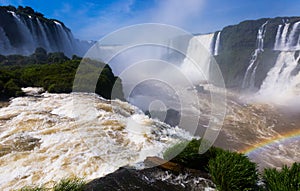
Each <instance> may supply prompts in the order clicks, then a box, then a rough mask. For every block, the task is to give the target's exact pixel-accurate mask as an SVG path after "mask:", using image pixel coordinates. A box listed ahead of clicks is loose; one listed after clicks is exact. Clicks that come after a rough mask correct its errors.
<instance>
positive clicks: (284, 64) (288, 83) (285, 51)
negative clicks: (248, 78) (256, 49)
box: [258, 22, 300, 103]
mask: <svg viewBox="0 0 300 191" xmlns="http://www.w3.org/2000/svg"><path fill="white" fill-rule="evenodd" d="M282 26H283V25H279V26H278V30H277V34H276V39H275V40H276V41H275V44H274V50H279V51H280V53H279V55H278V57H277V59H276V62H275V64H274V66H273V67H272V68H271V69H270V71H269V72H268V73H267V77H266V78H265V80H264V81H263V83H262V85H261V87H260V90H259V92H258V96H259V98H260V99H264V98H267V99H268V100H269V101H273V100H274V101H276V102H285V103H286V102H287V101H291V100H293V99H295V98H296V97H297V95H299V90H300V89H299V86H300V74H299V60H300V52H299V48H300V44H299V35H300V34H299V33H300V22H296V23H293V24H291V23H285V24H284V27H283V30H281V28H282ZM271 98H272V99H271Z"/></svg>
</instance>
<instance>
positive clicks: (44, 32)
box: [36, 18, 50, 51]
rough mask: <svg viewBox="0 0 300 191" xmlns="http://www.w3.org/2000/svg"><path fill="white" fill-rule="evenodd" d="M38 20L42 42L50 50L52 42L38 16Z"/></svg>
mask: <svg viewBox="0 0 300 191" xmlns="http://www.w3.org/2000/svg"><path fill="white" fill-rule="evenodd" d="M36 21H37V24H38V26H39V29H40V31H41V42H42V44H43V45H44V48H45V49H46V50H47V51H50V42H49V40H48V38H47V33H46V30H45V28H44V26H43V25H42V23H41V21H40V20H39V19H38V18H37V19H36Z"/></svg>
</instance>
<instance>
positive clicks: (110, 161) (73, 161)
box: [0, 93, 191, 190]
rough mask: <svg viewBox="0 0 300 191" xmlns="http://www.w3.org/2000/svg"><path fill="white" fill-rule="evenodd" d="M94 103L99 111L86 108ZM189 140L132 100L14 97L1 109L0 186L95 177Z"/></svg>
mask: <svg viewBox="0 0 300 191" xmlns="http://www.w3.org/2000/svg"><path fill="white" fill-rule="evenodd" d="M75 103H76V104H75ZM89 103H93V106H94V110H90V111H87V110H85V106H86V105H87V104H89ZM75 110H78V111H80V112H79V113H78V112H77V111H76V112H75ZM89 116H93V117H95V118H93V119H92V120H91V118H88V117H89ZM86 117H87V118H86ZM87 119H88V120H87ZM190 138H191V136H190V135H189V134H188V133H187V132H185V131H183V130H181V129H179V128H171V127H169V126H168V125H166V124H164V123H161V122H159V121H155V120H152V119H149V118H148V117H147V116H145V115H144V114H143V113H142V112H141V111H139V110H138V109H137V108H136V107H134V106H131V105H129V104H128V103H125V102H121V101H118V100H114V101H108V100H104V99H102V98H100V97H97V96H96V95H93V94H49V93H44V94H42V95H40V96H28V97H19V98H15V99H12V100H11V101H10V104H9V106H7V107H3V108H1V109H0V140H1V142H0V171H1V175H0V185H1V186H0V189H1V190H11V189H18V188H21V187H23V186H25V185H40V184H46V186H50V185H51V184H52V183H53V181H58V180H60V179H62V178H64V177H70V176H77V177H82V178H85V179H86V180H91V179H94V178H98V177H102V176H105V175H106V174H108V173H111V172H113V171H115V170H117V169H118V168H119V167H121V166H125V165H133V164H135V163H137V162H139V161H143V160H144V159H145V158H146V157H147V156H160V155H161V152H162V150H164V149H165V148H166V147H168V146H170V145H171V144H174V143H176V142H177V141H178V140H181V139H190ZM91 145H92V146H91Z"/></svg>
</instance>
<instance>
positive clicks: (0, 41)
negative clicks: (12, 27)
mask: <svg viewBox="0 0 300 191" xmlns="http://www.w3.org/2000/svg"><path fill="white" fill-rule="evenodd" d="M7 50H13V47H12V46H11V44H10V42H9V39H8V37H7V36H6V34H5V31H4V30H3V28H2V27H0V52H1V54H6V53H7Z"/></svg>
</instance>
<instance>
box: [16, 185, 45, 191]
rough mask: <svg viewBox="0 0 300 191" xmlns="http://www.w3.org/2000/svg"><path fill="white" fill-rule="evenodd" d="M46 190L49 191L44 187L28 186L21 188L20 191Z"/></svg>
mask: <svg viewBox="0 0 300 191" xmlns="http://www.w3.org/2000/svg"><path fill="white" fill-rule="evenodd" d="M46 190H47V189H46V188H44V187H39V186H37V187H28V186H26V187H23V188H21V189H20V190H19V191H46Z"/></svg>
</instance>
